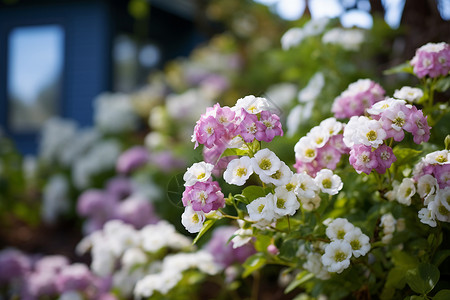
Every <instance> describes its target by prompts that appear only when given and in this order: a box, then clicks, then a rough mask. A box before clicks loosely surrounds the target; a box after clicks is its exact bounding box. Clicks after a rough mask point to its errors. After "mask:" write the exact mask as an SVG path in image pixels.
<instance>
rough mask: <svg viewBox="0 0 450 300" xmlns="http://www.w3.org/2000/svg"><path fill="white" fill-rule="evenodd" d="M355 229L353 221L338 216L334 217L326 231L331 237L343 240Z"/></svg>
mask: <svg viewBox="0 0 450 300" xmlns="http://www.w3.org/2000/svg"><path fill="white" fill-rule="evenodd" d="M354 229H355V226H353V224H352V223H350V222H349V221H348V220H347V219H344V218H337V219H334V220H333V221H332V222H331V223H330V224H329V225H328V227H327V229H326V231H325V233H326V235H327V237H328V238H329V239H331V240H332V241H334V240H342V239H344V237H345V235H346V234H347V233H349V232H351V231H353V230H354Z"/></svg>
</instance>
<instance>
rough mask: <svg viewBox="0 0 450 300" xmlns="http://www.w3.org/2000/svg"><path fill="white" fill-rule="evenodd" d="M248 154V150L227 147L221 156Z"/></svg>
mask: <svg viewBox="0 0 450 300" xmlns="http://www.w3.org/2000/svg"><path fill="white" fill-rule="evenodd" d="M247 154H248V152H247V150H242V149H239V148H227V149H226V150H225V151H224V152H223V153H222V155H221V156H220V157H226V156H234V155H238V156H244V155H247Z"/></svg>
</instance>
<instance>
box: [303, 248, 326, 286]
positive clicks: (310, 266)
mask: <svg viewBox="0 0 450 300" xmlns="http://www.w3.org/2000/svg"><path fill="white" fill-rule="evenodd" d="M321 257H322V256H321V255H320V254H319V253H316V252H310V253H308V255H307V257H306V262H305V263H304V264H303V268H304V269H305V270H308V271H309V272H311V273H313V274H314V276H316V277H317V278H319V279H322V280H327V279H329V278H330V273H328V271H327V269H326V268H325V267H324V265H323V264H322V260H321Z"/></svg>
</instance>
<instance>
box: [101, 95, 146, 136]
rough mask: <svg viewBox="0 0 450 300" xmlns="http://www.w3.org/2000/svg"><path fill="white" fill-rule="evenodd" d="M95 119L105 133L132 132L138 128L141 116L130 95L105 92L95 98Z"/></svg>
mask: <svg viewBox="0 0 450 300" xmlns="http://www.w3.org/2000/svg"><path fill="white" fill-rule="evenodd" d="M94 109H95V113H94V121H95V124H96V126H97V127H98V128H99V129H100V131H102V132H105V133H113V134H115V133H122V132H130V131H132V130H134V129H136V128H137V125H138V122H139V117H138V115H137V114H136V112H135V110H134V107H133V104H132V102H131V98H130V96H129V95H126V94H122V93H116V94H113V93H103V94H100V95H99V96H97V98H95V99H94Z"/></svg>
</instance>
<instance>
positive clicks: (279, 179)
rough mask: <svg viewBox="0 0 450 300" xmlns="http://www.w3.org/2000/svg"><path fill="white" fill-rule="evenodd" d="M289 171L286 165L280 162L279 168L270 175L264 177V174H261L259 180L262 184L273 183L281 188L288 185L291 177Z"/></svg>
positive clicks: (291, 174)
mask: <svg viewBox="0 0 450 300" xmlns="http://www.w3.org/2000/svg"><path fill="white" fill-rule="evenodd" d="M293 175H294V174H293V173H292V171H291V169H290V168H289V167H288V166H287V165H286V163H285V162H283V161H280V168H279V169H278V170H276V171H275V173H273V174H272V175H266V174H265V173H261V174H260V175H259V178H260V179H261V181H262V182H264V183H273V184H274V185H276V186H282V185H286V184H288V183H289V181H290V180H291V178H292V176H293Z"/></svg>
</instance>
